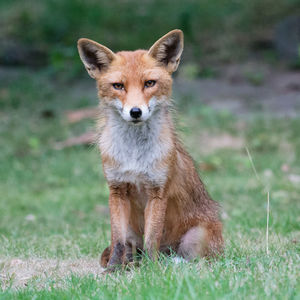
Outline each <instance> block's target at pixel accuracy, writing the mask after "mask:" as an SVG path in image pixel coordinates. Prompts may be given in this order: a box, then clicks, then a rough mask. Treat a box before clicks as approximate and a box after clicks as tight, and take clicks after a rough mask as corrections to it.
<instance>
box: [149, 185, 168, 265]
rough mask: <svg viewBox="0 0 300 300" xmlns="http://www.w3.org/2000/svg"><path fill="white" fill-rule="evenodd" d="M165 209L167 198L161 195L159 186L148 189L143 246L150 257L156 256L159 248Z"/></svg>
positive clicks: (161, 191)
mask: <svg viewBox="0 0 300 300" xmlns="http://www.w3.org/2000/svg"><path fill="white" fill-rule="evenodd" d="M166 209H167V199H166V197H163V190H162V189H161V188H151V189H149V191H148V202H147V205H146V208H145V232H144V247H145V250H146V251H147V253H148V255H149V256H150V257H151V258H152V259H154V258H155V257H156V254H157V251H158V250H159V246H160V240H161V237H162V233H163V228H164V223H165V215H166Z"/></svg>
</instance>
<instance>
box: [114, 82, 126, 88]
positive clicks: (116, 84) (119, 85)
mask: <svg viewBox="0 0 300 300" xmlns="http://www.w3.org/2000/svg"><path fill="white" fill-rule="evenodd" d="M113 87H114V88H115V89H116V90H124V84H123V83H119V82H116V83H113Z"/></svg>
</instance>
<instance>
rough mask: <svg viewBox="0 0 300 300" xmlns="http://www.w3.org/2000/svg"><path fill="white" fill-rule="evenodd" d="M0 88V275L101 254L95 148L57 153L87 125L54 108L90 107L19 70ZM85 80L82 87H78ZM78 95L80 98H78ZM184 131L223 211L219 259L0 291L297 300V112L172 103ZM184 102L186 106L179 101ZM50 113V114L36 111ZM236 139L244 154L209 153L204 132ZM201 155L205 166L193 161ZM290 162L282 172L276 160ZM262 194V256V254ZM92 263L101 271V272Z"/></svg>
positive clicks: (38, 281)
mask: <svg viewBox="0 0 300 300" xmlns="http://www.w3.org/2000/svg"><path fill="white" fill-rule="evenodd" d="M0 84H1V86H0V94H1V102H0V105H1V112H0V122H1V126H0V135H1V139H0V143H1V144H0V147H1V152H0V160H1V168H0V190H1V198H0V260H1V261H2V263H0V274H3V273H2V272H4V270H5V262H6V261H10V260H11V259H15V258H18V259H22V260H24V261H26V260H30V259H45V260H47V259H56V260H57V261H65V260H74V261H76V260H78V259H97V258H98V257H99V255H100V253H101V251H102V250H103V249H104V247H106V246H107V245H108V243H109V236H110V233H109V230H110V227H109V216H108V214H107V213H106V211H105V209H103V208H105V207H106V206H107V199H108V189H107V186H106V183H105V180H104V177H103V174H102V169H101V164H100V158H99V154H98V151H97V149H95V148H94V147H83V146H79V147H74V148H70V149H64V150H60V151H57V150H54V149H53V145H54V143H55V142H56V141H60V140H63V139H66V138H67V137H70V136H73V135H76V134H80V133H81V132H84V131H85V130H86V129H88V128H91V127H92V126H93V122H92V121H83V122H81V123H79V124H75V125H70V124H67V123H66V121H65V119H64V118H63V114H62V112H63V111H64V110H67V109H74V108H79V107H82V106H85V105H95V104H96V103H97V101H96V97H95V96H93V95H95V94H96V92H95V90H93V85H92V84H91V90H89V89H88V88H84V89H83V92H82V93H76V92H74V91H73V90H72V88H75V87H76V86H77V85H78V83H77V82H75V83H73V84H72V86H71V87H70V88H68V87H64V86H63V85H62V84H60V83H57V82H53V81H52V80H49V79H48V77H47V76H45V75H43V74H39V73H37V74H34V73H26V72H21V73H20V74H17V75H15V76H14V78H13V79H10V76H7V78H6V79H4V80H3V81H2V82H1V83H0ZM79 84H81V83H79ZM85 95H86V96H85ZM178 101H179V103H178V106H179V107H180V108H181V109H180V114H179V116H178V118H177V119H178V120H177V126H178V129H179V132H180V136H181V138H182V140H183V141H184V143H185V144H186V146H187V148H188V149H189V151H190V152H191V154H192V155H193V157H194V159H195V161H196V163H197V165H198V164H199V165H200V173H201V177H202V179H203V180H204V182H205V183H206V185H207V187H208V190H209V192H210V194H211V195H212V197H213V198H214V199H216V200H218V201H219V202H220V204H221V205H222V207H223V211H224V212H223V213H222V218H223V222H224V236H225V242H226V249H225V256H224V257H223V258H220V259H219V260H217V261H213V262H207V261H202V260H201V261H199V262H198V263H183V264H178V265H175V264H173V263H172V261H171V260H170V259H168V258H161V260H160V261H159V262H156V263H152V262H149V261H147V259H144V260H143V262H142V264H141V266H140V267H132V269H131V270H129V271H120V272H119V273H116V274H111V275H101V274H99V275H98V276H94V275H92V274H91V275H89V274H86V275H84V276H79V275H77V274H72V275H66V276H61V277H60V278H57V277H55V278H54V277H51V276H46V277H43V278H41V277H39V276H35V277H33V278H32V279H30V280H29V282H28V283H27V286H19V287H17V288H15V287H14V284H15V281H16V278H14V276H10V277H9V278H7V277H6V278H4V277H0V281H1V283H0V293H1V294H0V298H1V299H11V298H13V299H32V298H34V299H47V298H54V299H82V298H86V299H90V298H92V299H98V298H100V299H110V298H112V299H115V298H118V299H135V298H137V299H202V298H203V299H248V298H249V299H270V298H272V299H274V298H275V299H299V297H300V282H299V278H300V276H299V275H300V271H299V269H300V268H299V263H300V262H299V258H300V256H299V250H300V247H299V239H300V219H299V216H300V202H299V196H300V187H299V182H297V181H296V182H293V180H291V179H290V178H291V177H290V175H291V174H294V175H299V174H300V136H299V133H298V131H299V127H300V120H299V118H298V119H276V120H275V119H272V118H271V117H265V118H262V117H260V116H259V115H258V116H256V115H253V116H250V117H249V118H247V119H246V120H245V119H240V118H237V117H234V116H232V115H231V114H229V113H226V112H216V111H213V110H211V109H210V108H208V107H205V106H203V105H201V103H199V102H198V103H197V102H196V101H191V104H190V105H187V106H186V105H185V104H183V103H182V102H183V101H186V99H184V100H183V99H178ZM181 101H182V102H181ZM45 109H48V110H52V111H53V114H54V117H53V118H44V117H42V112H43V110H45ZM203 132H205V133H206V134H208V135H209V136H213V137H218V136H220V135H221V134H223V133H227V134H228V135H230V136H234V137H237V138H242V139H243V140H244V141H245V144H246V145H247V147H248V148H249V150H250V153H251V156H252V159H253V161H254V164H255V167H256V169H257V172H258V175H259V177H260V181H259V180H257V178H256V177H255V174H254V172H253V170H252V167H251V163H250V160H249V157H248V155H247V152H246V150H245V149H244V148H241V149H213V150H211V151H210V152H205V151H203V149H204V148H205V147H206V146H207V145H205V144H203V143H202V140H201V136H202V134H203ZM203 163H206V164H207V165H209V166H210V168H208V169H207V170H206V169H201V164H203ZM284 164H286V165H288V166H289V168H288V170H287V171H282V166H283V165H284ZM267 189H269V190H270V224H269V255H267V253H266V216H267V214H266V207H267V194H266V191H267ZM99 270H100V268H99Z"/></svg>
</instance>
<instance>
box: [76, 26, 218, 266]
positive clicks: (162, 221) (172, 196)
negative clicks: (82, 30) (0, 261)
mask: <svg viewBox="0 0 300 300" xmlns="http://www.w3.org/2000/svg"><path fill="white" fill-rule="evenodd" d="M78 50H79V55H80V58H81V60H82V62H83V64H84V66H85V68H86V70H87V72H88V73H89V75H90V76H91V77H92V78H94V79H95V80H96V83H97V88H98V96H99V98H100V110H101V118H100V121H99V139H98V146H99V148H100V152H101V157H102V164H103V170H104V175H105V177H106V180H107V182H108V186H109V192H110V194H109V208H110V221H111V245H110V246H109V247H107V248H106V249H105V250H104V251H103V253H102V256H101V260H100V264H101V266H102V267H108V268H115V267H116V266H118V265H122V264H126V263H127V262H129V261H131V260H132V255H133V253H135V251H136V250H138V251H145V252H146V253H147V254H148V255H149V256H150V257H151V258H152V259H154V258H155V257H156V256H157V254H158V252H159V251H160V252H163V253H170V251H172V252H173V253H176V254H177V255H178V256H180V257H183V258H185V259H187V260H193V259H195V258H197V257H207V256H208V257H209V256H215V255H217V254H219V253H222V249H223V238H222V223H221V222H220V220H219V217H218V208H219V207H218V204H217V203H216V202H215V201H213V200H212V199H211V198H210V196H209V195H208V193H207V191H206V189H205V187H204V185H203V183H202V181H201V180H200V178H199V176H198V174H197V172H196V168H195V166H194V163H193V160H192V159H191V157H190V156H189V154H188V153H187V152H186V151H185V150H184V149H183V147H182V145H181V143H180V141H179V140H178V138H177V136H176V133H175V130H174V125H173V121H172V117H171V112H170V107H171V98H170V97H171V92H172V73H173V72H175V71H176V69H177V67H178V65H179V62H180V57H181V54H182V51H183V33H182V31H181V30H173V31H170V32H169V33H167V34H166V35H164V36H163V37H162V38H160V39H159V40H158V41H157V42H156V43H154V45H153V46H152V47H151V48H150V50H149V51H146V50H136V51H121V52H117V53H114V52H112V51H111V50H110V49H108V48H107V47H105V46H103V45H100V44H98V43H96V42H94V41H92V40H89V39H85V38H82V39H79V41H78Z"/></svg>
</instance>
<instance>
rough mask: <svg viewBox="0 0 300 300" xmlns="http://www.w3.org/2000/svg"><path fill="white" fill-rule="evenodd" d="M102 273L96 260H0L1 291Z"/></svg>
mask: <svg viewBox="0 0 300 300" xmlns="http://www.w3.org/2000/svg"><path fill="white" fill-rule="evenodd" d="M103 271H104V269H103V268H101V267H100V265H99V260H98V259H87V258H84V259H73V260H71V259H70V260H59V259H41V258H30V259H28V260H25V259H24V260H23V259H18V258H14V259H7V260H5V259H0V284H1V287H2V289H7V288H9V287H12V288H20V287H26V286H27V285H28V284H29V283H30V281H32V280H38V282H39V285H40V286H43V285H44V284H45V283H46V281H47V279H50V278H51V280H58V281H59V280H61V279H63V278H66V277H68V276H70V275H71V274H75V275H77V276H85V275H93V276H95V277H96V276H97V275H100V274H101V273H102V272H103Z"/></svg>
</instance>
